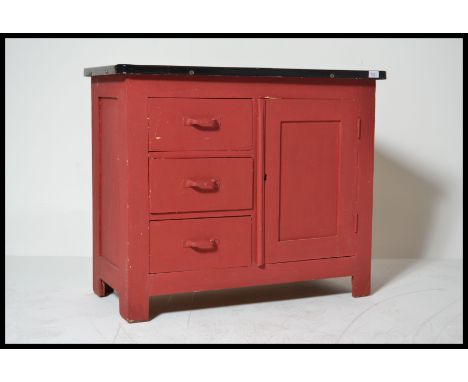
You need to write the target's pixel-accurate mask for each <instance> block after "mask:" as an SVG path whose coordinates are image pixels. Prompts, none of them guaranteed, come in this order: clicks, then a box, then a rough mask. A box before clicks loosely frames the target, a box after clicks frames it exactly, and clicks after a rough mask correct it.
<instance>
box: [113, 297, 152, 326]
mask: <svg viewBox="0 0 468 382" xmlns="http://www.w3.org/2000/svg"><path fill="white" fill-rule="evenodd" d="M119 310H120V315H121V316H122V317H123V318H124V319H125V320H126V321H127V322H129V323H133V322H143V321H149V319H150V316H149V297H147V296H143V297H133V298H128V297H126V296H120V297H119Z"/></svg>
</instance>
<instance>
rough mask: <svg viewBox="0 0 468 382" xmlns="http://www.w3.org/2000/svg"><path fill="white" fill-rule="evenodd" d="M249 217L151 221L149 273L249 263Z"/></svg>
mask: <svg viewBox="0 0 468 382" xmlns="http://www.w3.org/2000/svg"><path fill="white" fill-rule="evenodd" d="M251 248H252V247H251V219H250V217H248V216H247V217H244V216H241V217H227V218H207V219H184V220H162V221H152V222H151V223H150V272H151V273H161V272H176V271H190V270H201V269H214V268H230V267H242V266H249V265H250V263H251Z"/></svg>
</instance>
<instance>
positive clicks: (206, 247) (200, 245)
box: [183, 239, 219, 252]
mask: <svg viewBox="0 0 468 382" xmlns="http://www.w3.org/2000/svg"><path fill="white" fill-rule="evenodd" d="M218 244H219V240H217V239H209V240H184V243H183V246H184V248H192V249H193V250H195V251H199V252H209V251H216V250H217V249H218Z"/></svg>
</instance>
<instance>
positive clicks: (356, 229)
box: [354, 214, 359, 233]
mask: <svg viewBox="0 0 468 382" xmlns="http://www.w3.org/2000/svg"><path fill="white" fill-rule="evenodd" d="M358 228H359V214H356V215H355V216H354V233H357V232H358Z"/></svg>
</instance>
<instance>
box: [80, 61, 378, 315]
mask: <svg viewBox="0 0 468 382" xmlns="http://www.w3.org/2000/svg"><path fill="white" fill-rule="evenodd" d="M85 75H87V76H91V77H92V106H93V108H92V109H93V117H92V118H93V119H92V129H93V236H94V241H93V243H94V244H93V251H94V253H93V286H94V291H95V292H96V294H98V295H99V296H104V295H106V294H107V293H109V292H110V291H112V289H115V290H116V291H117V292H118V294H119V299H120V312H121V315H122V316H123V317H124V318H125V319H127V320H128V321H130V322H132V321H145V320H148V319H150V316H149V297H150V296H152V295H161V294H170V293H180V292H191V291H203V290H210V289H223V288H234V287H243V286H251V285H261V284H273V283H286V282H294V281H302V280H311V279H319V278H327V277H344V276H351V277H352V292H353V295H354V296H365V295H368V294H369V293H370V264H371V263H370V262H371V232H372V230H371V227H372V178H373V153H374V152H373V150H374V147H373V146H374V94H375V80H376V79H384V78H385V76H386V75H385V72H376V71H371V72H366V71H324V70H293V69H258V68H255V69H250V68H206V67H197V68H193V67H191V68H187V67H165V66H132V65H115V66H111V67H101V68H90V69H85Z"/></svg>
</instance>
